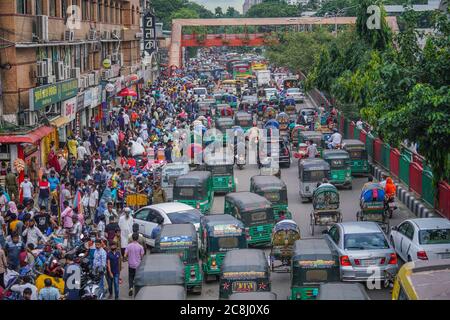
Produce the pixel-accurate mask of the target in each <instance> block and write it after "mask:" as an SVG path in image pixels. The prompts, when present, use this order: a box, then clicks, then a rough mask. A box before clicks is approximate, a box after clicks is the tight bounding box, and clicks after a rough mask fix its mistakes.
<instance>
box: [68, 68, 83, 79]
mask: <svg viewBox="0 0 450 320" xmlns="http://www.w3.org/2000/svg"><path fill="white" fill-rule="evenodd" d="M80 73H81V70H80V68H71V69H70V77H71V78H75V79H79V78H80Z"/></svg>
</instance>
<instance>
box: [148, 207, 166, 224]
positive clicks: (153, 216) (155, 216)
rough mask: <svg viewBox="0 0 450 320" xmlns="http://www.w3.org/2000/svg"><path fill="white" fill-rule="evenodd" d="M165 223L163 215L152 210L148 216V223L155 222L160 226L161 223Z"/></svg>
mask: <svg viewBox="0 0 450 320" xmlns="http://www.w3.org/2000/svg"><path fill="white" fill-rule="evenodd" d="M161 220H162V221H164V218H163V217H161V214H160V213H159V212H157V211H155V210H150V212H149V214H148V216H147V221H148V222H154V223H157V224H159V222H160V221H161Z"/></svg>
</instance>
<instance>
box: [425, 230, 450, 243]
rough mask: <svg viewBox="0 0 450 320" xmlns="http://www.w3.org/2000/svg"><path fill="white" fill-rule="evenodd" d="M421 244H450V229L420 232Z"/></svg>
mask: <svg viewBox="0 0 450 320" xmlns="http://www.w3.org/2000/svg"><path fill="white" fill-rule="evenodd" d="M419 243H420V244H445V243H450V229H433V230H421V231H419Z"/></svg>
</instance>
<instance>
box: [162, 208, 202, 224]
mask: <svg viewBox="0 0 450 320" xmlns="http://www.w3.org/2000/svg"><path fill="white" fill-rule="evenodd" d="M167 216H168V217H169V219H170V221H171V222H172V223H200V218H201V217H202V214H201V213H200V212H199V211H198V210H186V211H177V212H171V213H168V214H167Z"/></svg>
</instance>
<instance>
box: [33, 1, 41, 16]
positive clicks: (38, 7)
mask: <svg viewBox="0 0 450 320" xmlns="http://www.w3.org/2000/svg"><path fill="white" fill-rule="evenodd" d="M34 1H35V2H34V4H35V6H34V7H35V11H36V15H42V14H43V6H42V0H34Z"/></svg>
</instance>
